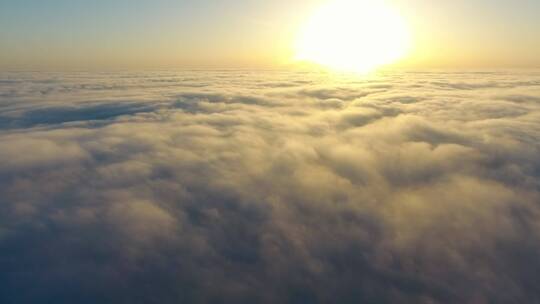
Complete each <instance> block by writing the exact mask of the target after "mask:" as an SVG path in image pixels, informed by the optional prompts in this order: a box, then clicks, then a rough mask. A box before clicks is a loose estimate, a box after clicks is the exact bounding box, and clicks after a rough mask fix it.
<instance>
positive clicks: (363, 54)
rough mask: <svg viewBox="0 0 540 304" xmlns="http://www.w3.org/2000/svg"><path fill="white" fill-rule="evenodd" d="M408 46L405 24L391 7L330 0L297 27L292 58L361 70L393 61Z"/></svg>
mask: <svg viewBox="0 0 540 304" xmlns="http://www.w3.org/2000/svg"><path fill="white" fill-rule="evenodd" d="M409 46H410V34H409V30H408V27H407V24H406V22H405V20H404V19H403V18H402V17H401V16H400V14H399V13H398V12H397V11H396V10H395V9H394V8H393V7H391V6H389V5H387V4H385V3H383V2H381V1H374V0H363V1H362V0H360V1H359V0H356V1H354V0H334V1H331V2H328V3H326V4H324V5H323V6H322V7H320V8H319V9H318V10H317V11H316V12H315V14H314V15H313V16H312V17H311V18H310V19H309V20H308V22H307V23H306V25H305V26H304V27H303V29H302V30H301V32H300V35H299V37H298V39H297V43H296V60H298V61H307V62H313V63H316V64H320V65H323V66H327V67H330V68H333V69H338V70H344V71H353V72H361V73H364V72H368V71H370V70H373V69H374V68H377V67H379V66H381V65H385V64H390V63H393V62H395V61H397V60H398V59H400V58H402V57H403V56H405V55H406V53H407V51H408V49H409Z"/></svg>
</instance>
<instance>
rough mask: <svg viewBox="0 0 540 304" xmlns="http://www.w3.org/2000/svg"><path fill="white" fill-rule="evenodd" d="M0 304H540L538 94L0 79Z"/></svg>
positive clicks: (463, 84) (498, 75)
mask: <svg viewBox="0 0 540 304" xmlns="http://www.w3.org/2000/svg"><path fill="white" fill-rule="evenodd" d="M0 76H1V77H0V270H1V271H0V302H2V303H49V302H54V303H540V288H538V286H537V283H536V282H538V281H540V260H539V259H538V256H539V254H540V157H539V155H540V73H537V72H530V71H529V72H517V71H510V72H508V71H494V72H482V73H472V72H451V73H449V72H408V73H397V72H396V73H381V74H379V75H374V76H370V77H365V78H361V77H356V78H354V77H347V76H335V75H328V74H324V73H307V72H304V73H302V72H295V73H293V72H277V71H269V72H246V71H208V72H203V71H193V72H181V73H180V72H178V73H172V72H153V73H109V74H105V73H103V74H95V73H94V74H89V73H74V74H68V73H56V74H55V73H50V74H46V73H3V74H1V75H0Z"/></svg>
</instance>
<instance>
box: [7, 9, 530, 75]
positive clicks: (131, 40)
mask: <svg viewBox="0 0 540 304" xmlns="http://www.w3.org/2000/svg"><path fill="white" fill-rule="evenodd" d="M322 2H323V0H295V1H290V0H274V1H267V0H228V1H225V0H213V1H211V0H197V1H194V0H176V1H174V0H153V1H149V0H148V1H144V0H113V1H111V0H52V1H42V0H0V39H1V41H2V43H1V44H0V69H3V70H11V69H57V70H61V69H91V68H100V69H101V68H113V69H114V68H186V67H188V68H199V67H275V66H281V65H284V64H289V63H290V58H291V57H292V46H293V45H294V41H295V37H296V35H297V33H298V29H299V27H300V26H301V25H302V24H303V23H304V22H305V20H306V19H307V18H308V17H309V16H310V14H311V13H312V12H313V11H314V10H315V9H316V8H317V7H318V6H319V5H320V4H321V3H322ZM393 2H394V4H395V5H396V6H397V7H399V10H400V11H401V13H402V14H403V16H404V17H405V18H406V19H407V20H408V22H409V24H410V26H411V30H412V34H413V37H414V47H413V50H412V53H411V54H410V56H409V57H408V58H406V59H405V60H404V61H403V63H402V64H403V65H405V66H413V67H460V68H461V67H471V68H476V67H540V56H538V55H537V54H539V53H540V1H538V0H513V1H512V0H474V1H466V0H456V1H441V0H438V1H433V0H431V1H430V0H407V1H405V0H394V1H393Z"/></svg>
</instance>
